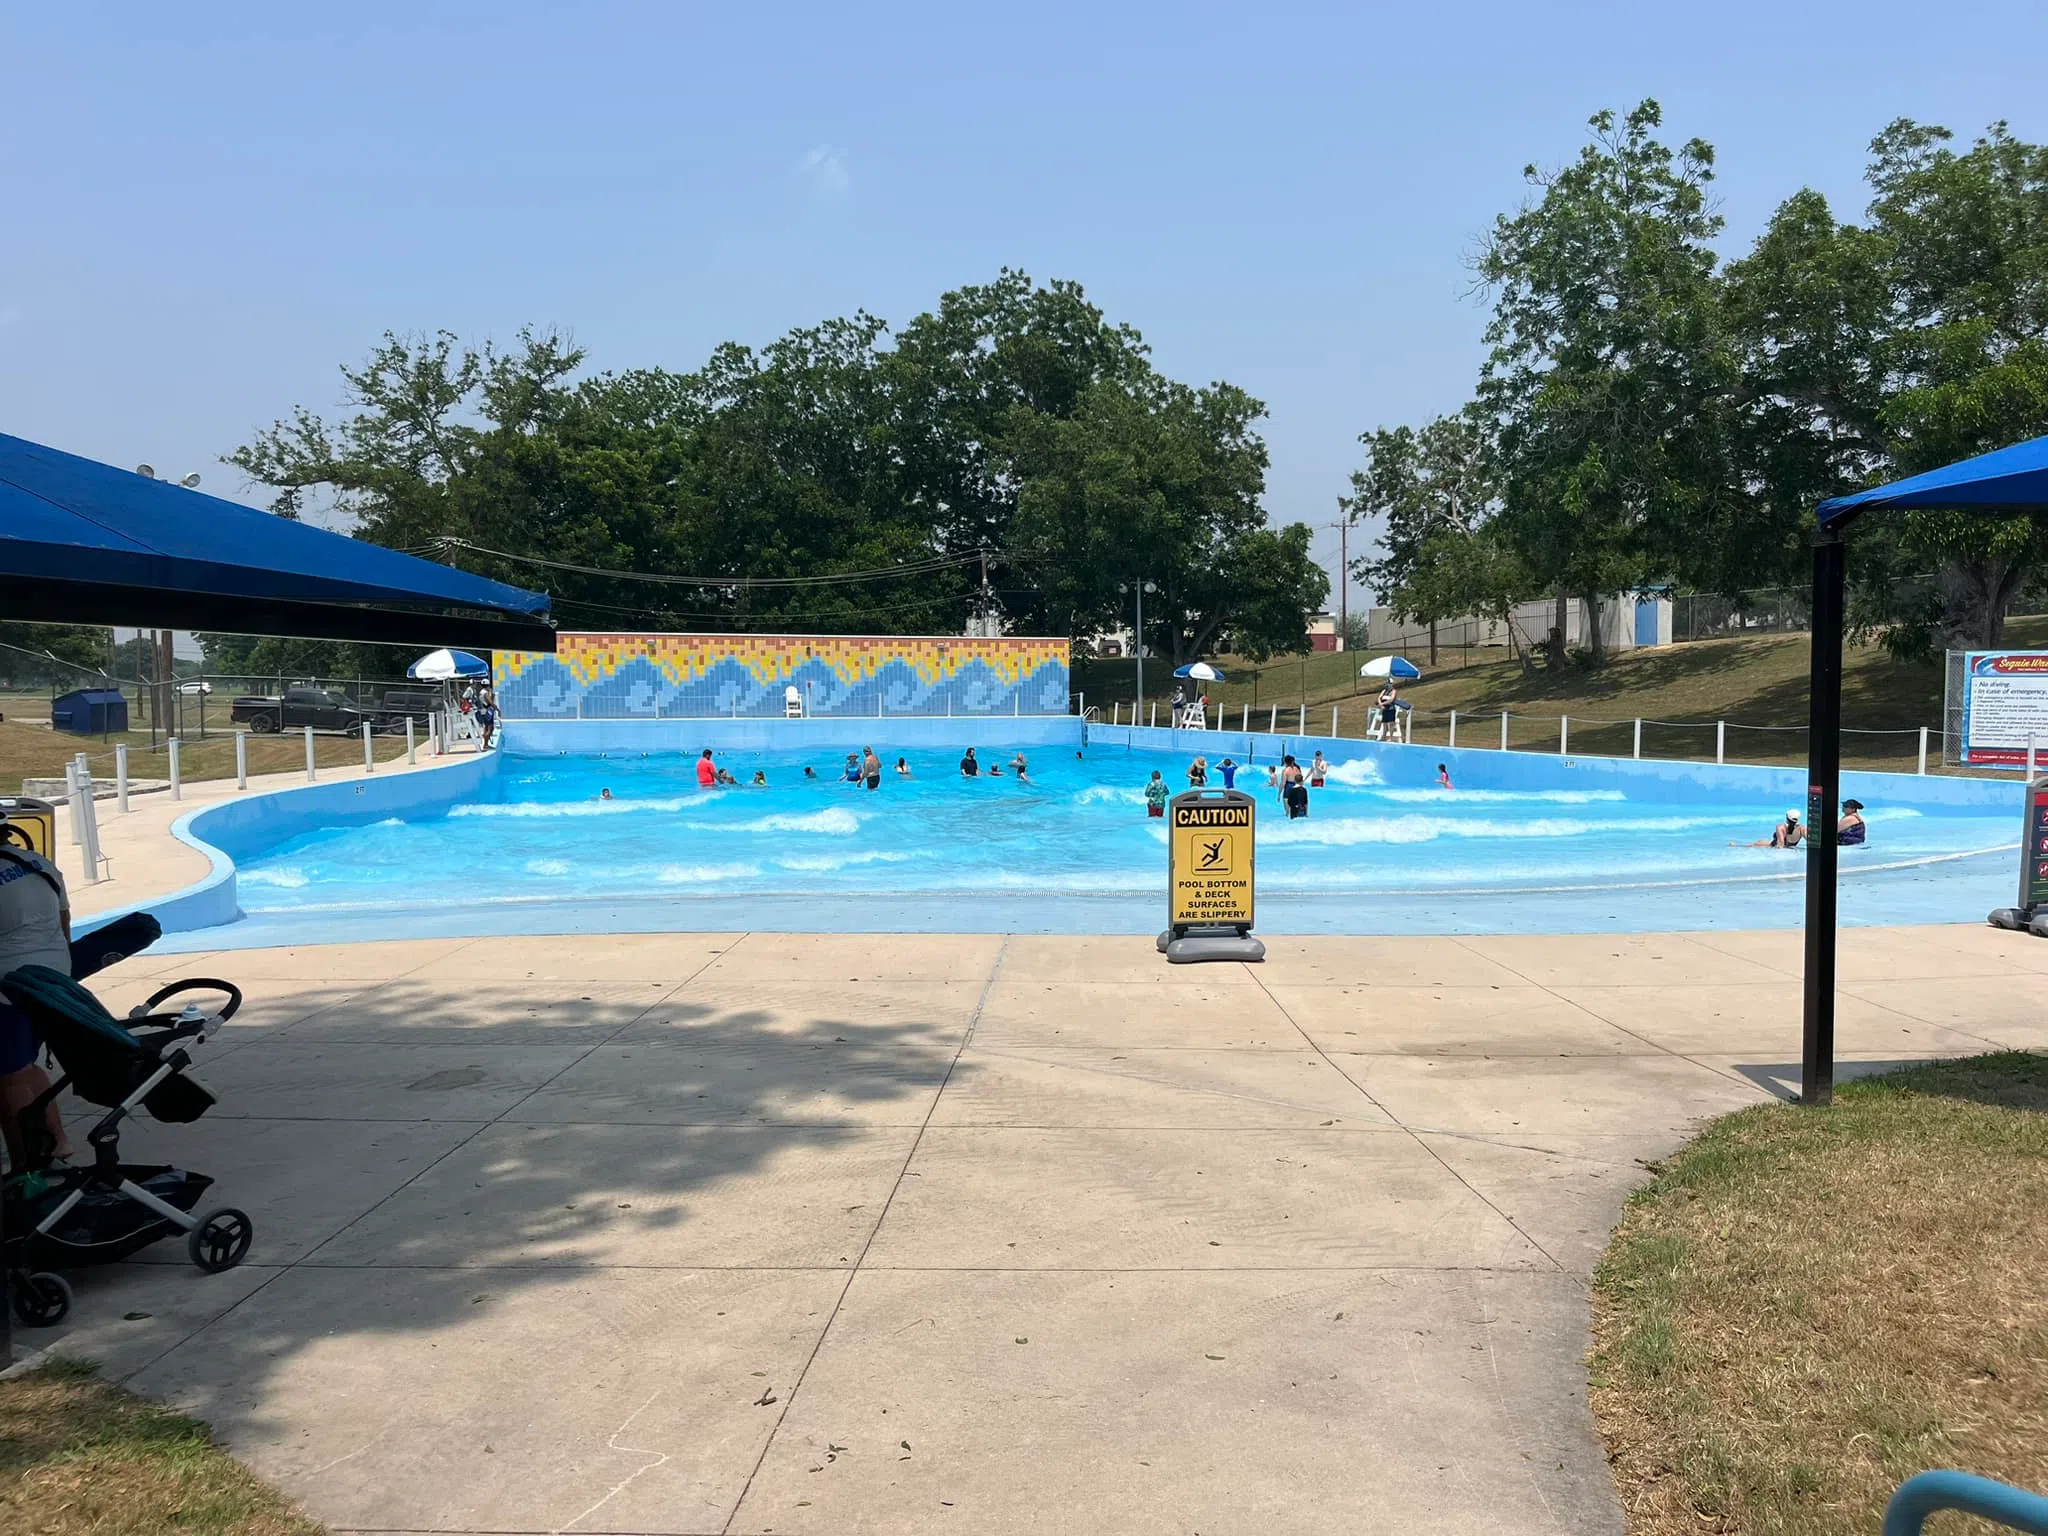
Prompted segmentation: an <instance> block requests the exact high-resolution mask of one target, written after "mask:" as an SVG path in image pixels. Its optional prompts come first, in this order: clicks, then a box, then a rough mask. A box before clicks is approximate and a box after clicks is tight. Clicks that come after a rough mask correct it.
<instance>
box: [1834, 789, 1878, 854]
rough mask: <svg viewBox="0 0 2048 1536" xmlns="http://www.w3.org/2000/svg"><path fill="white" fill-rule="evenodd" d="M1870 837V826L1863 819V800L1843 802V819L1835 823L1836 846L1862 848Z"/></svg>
mask: <svg viewBox="0 0 2048 1536" xmlns="http://www.w3.org/2000/svg"><path fill="white" fill-rule="evenodd" d="M1869 836H1870V825H1869V823H1868V822H1866V821H1864V819H1863V802H1862V801H1861V800H1844V801H1843V802H1842V819H1841V820H1840V821H1838V822H1836V823H1835V846H1836V847H1837V848H1861V847H1862V846H1863V844H1864V842H1865V841H1866V840H1867V839H1868V838H1869Z"/></svg>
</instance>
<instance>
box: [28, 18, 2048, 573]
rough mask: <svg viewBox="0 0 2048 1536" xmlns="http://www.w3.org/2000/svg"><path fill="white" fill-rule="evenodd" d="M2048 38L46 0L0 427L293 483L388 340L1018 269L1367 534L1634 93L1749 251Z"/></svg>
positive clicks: (678, 334) (897, 301)
mask: <svg viewBox="0 0 2048 1536" xmlns="http://www.w3.org/2000/svg"><path fill="white" fill-rule="evenodd" d="M2044 51H2048V6H2043V5H2041V4H2040V3H2039V0H2031V3H1993V0H1952V3H1950V4H1947V5H1945V6H1942V7H1939V8H1937V7H1934V6H1931V5H1928V4H1927V3H1925V0H1920V3H1915V4H1905V3H1896V0H1859V3H1853V4H1852V3H1837V0H1799V3H1794V4H1786V3H1784V0H1777V3H1772V4H1755V3H1750V0H1726V3H1724V4H1721V5H1719V6H1716V7H1713V8H1711V9H1710V10H1709V11H1701V10H1700V9H1699V8H1698V7H1680V6H1677V5H1671V4H1657V3H1653V0H1635V3H1632V4H1591V3H1586V4H1574V3H1567V0H1551V3H1549V4H1545V5H1534V6H1532V5H1529V4H1527V3H1526V0H1523V3H1512V4H1504V3H1496V0H1468V3H1465V4H1460V5H1451V6H1424V5H1401V6H1374V5H1359V4H1355V3H1354V4H1349V5H1342V4H1330V5H1288V4H1273V3H1268V4H1265V5H1261V6H1246V5H1243V4H1235V5H1228V6H1225V5H1211V4H1180V5H1167V4H1163V3H1158V0H1150V3H1126V4H1118V3H1114V0H1098V3H1095V4H1088V5H1071V6H1070V5H1062V4H1039V5H1027V6H1002V7H997V6H978V5H961V4H958V3H957V0H956V3H954V4H948V5H937V4H934V5H899V4H885V3H880V0H871V3H868V4H863V5H859V6H849V5H845V4H843V3H842V4H832V5H779V4H774V3H770V0H759V3H755V4H752V5H744V6H741V5H734V6H728V7H711V6H699V5H686V4H675V3H670V4H640V5H636V4H623V3H621V4H601V3H589V4H574V3H568V0H558V3H554V4H545V5H543V4H532V3H524V0H498V3H495V4H490V5H453V4H449V5H437V4H432V3H426V0H415V3H411V4H404V5H389V4H383V3H372V0H350V3H349V4H347V5H338V4H333V3H331V0H330V3H326V4H315V3H307V4H301V5H285V6H279V5H275V4H265V5H261V6H257V5H237V4H228V3H220V4H210V5H207V6H201V7H176V6H163V5H159V4H152V5H140V4H120V3H107V4H99V5H94V6H91V7H85V6H41V7H33V8H30V7H19V6H17V7H9V8H8V11H7V15H6V17H5V19H4V20H0V81H4V88H0V157H4V160H0V168H4V179H0V189H4V194H0V195H4V202H0V431H5V432H9V433H12V434H15V435H17V436H21V437H27V438H32V439H35V440H37V441H41V442H46V443H50V444H54V445H55V446H57V447H60V448H65V449H69V450H71V451H73V452H77V453H82V454H86V455H89V456H91V457H94V458H99V459H104V460H107V461H109V462H112V463H117V464H124V465H132V464H136V463H141V462H148V463H151V464H153V465H155V466H156V467H157V469H158V470H159V471H160V472H164V473H167V474H170V475H173V476H176V475H182V474H184V473H186V472H187V471H188V470H194V469H196V470H198V471H199V472H200V473H201V474H202V475H203V476H204V488H205V489H206V490H209V491H212V492H214V493H216V494H220V495H226V496H230V497H233V498H235V499H238V500H244V501H248V502H251V503H253V504H258V505H260V504H262V503H263V501H264V499H265V497H264V493H263V492H262V490H261V489H260V488H256V487H251V486H248V485H247V484H245V483H244V482H243V480H242V478H241V476H240V473H239V472H238V471H236V470H234V469H232V468H229V467H227V466H225V465H223V464H222V463H220V459H221V456H222V455H224V454H226V453H228V452H230V451H231V450H233V449H234V448H235V447H236V446H237V445H238V444H241V443H243V442H246V441H247V440H248V439H249V437H250V436H251V435H252V433H253V432H254V431H256V430H257V429H258V428H260V427H261V426H263V425H265V424H267V423H268V422H270V421H271V420H273V419H274V418H277V417H279V416H282V415H286V414H288V413H289V412H290V411H291V410H292V409H293V408H294V407H296V406H301V405H303V406H306V407H309V408H311V409H313V410H316V411H319V412H323V413H331V412H333V411H334V410H335V408H336V407H337V406H338V405H339V404H340V399H341V379H340V373H339V367H340V365H341V364H343V363H345V362H354V361H358V360H360V359H361V358H362V357H363V356H364V355H365V354H366V353H367V352H368V351H369V350H370V348H371V347H372V346H373V345H374V343H375V342H376V341H377V339H378V338H379V336H380V335H381V334H382V333H383V332H384V331H386V330H396V331H430V330H435V329H447V330H450V331H454V332H456V333H457V334H459V335H460V336H462V337H463V338H465V339H466V340H476V341H480V340H483V339H486V338H498V339H501V340H502V339H505V338H508V337H510V336H511V335H512V334H513V333H515V332H516V331H517V330H518V329H519V327H520V326H522V325H533V326H537V327H555V328H559V329H561V330H563V331H565V332H567V333H569V334H570V335H572V336H573V337H574V338H575V339H576V340H577V341H578V342H580V343H581V344H583V345H584V346H586V347H587V348H588V349H589V352H590V357H591V361H592V364H593V366H596V367H600V368H625V367H634V366H645V365H660V366H665V367H670V368H677V369H688V368H692V367H695V366H697V365H698V364H699V363H701V362H702V361H703V359H704V358H705V356H706V355H707V354H708V353H709V351H710V349H711V348H712V347H713V346H714V345H716V344H717V343H719V342H721V341H724V340H739V341H744V342H748V343H755V344H759V343H763V342H766V341H769V340H771V339H772V338H773V337H775V336H776V335H778V334H780V333H781V332H783V331H785V330H787V329H789V328H790V327H792V326H796V325H804V324H809V323H813V322H816V321H818V320H821V319H824V318H826V317H829V316H832V315H838V314H844V313H848V312H851V311H852V310H854V309H856V308H864V309H867V310H869V311H870V312H872V313H874V314H877V315H880V316H881V317H883V318H884V319H886V320H890V321H895V322H901V321H903V320H906V319H908V318H909V317H911V316H912V315H914V314H916V313H918V312H920V311H922V310H924V309H927V308H929V307H931V305H932V304H933V303H934V302H935V301H936V299H937V298H938V296H939V295H940V294H941V293H943V292H945V291H946V290H948V289H950V288H955V287H959V286H961V285H964V284H968V283H974V282H980V281H985V280H987V279H989V278H991V277H993V276H994V275H995V274H996V273H997V272H998V271H999V270H1000V269H1002V268H1003V267H1005V266H1008V267H1014V268H1020V269H1022V270H1024V271H1026V272H1029V273H1031V274H1032V275H1033V276H1034V277H1037V278H1040V279H1041V280H1043V279H1050V278H1053V277H1063V278H1071V279H1074V280H1076V281H1078V282H1080V283H1081V284H1082V285H1083V286H1084V287H1085V288H1086V289H1087V291H1088V293H1089V295H1090V297H1091V298H1093V299H1094V300H1095V301H1096V302H1097V303H1099V304H1100V305H1102V306H1103V308H1104V309H1106V310H1107V312H1108V313H1109V315H1110V316H1111V317H1112V318H1113V319H1116V320H1120V321H1125V322H1128V323H1129V324H1131V325H1134V326H1135V327H1137V329H1138V330H1140V331H1141V332H1143V334H1144V335H1145V337H1146V339H1147V340H1148V342H1150V344H1151V345H1152V347H1153V351H1154V357H1155V360H1156V361H1157V363H1158V364H1159V366H1160V367H1161V368H1162V369H1163V370H1165V371H1166V372H1168V373H1170V374H1172V375H1174V376H1176V377H1178V378H1181V379H1184V380H1187V381H1189V382H1192V383H1207V382H1210V381H1212V380H1216V379H1227V380H1229V381H1231V382H1233V383H1235V384H1238V385H1241V386H1243V387H1244V388H1246V389H1248V390H1250V391H1251V392H1252V393H1253V394H1254V395H1256V396H1257V397H1258V398H1260V399H1261V400H1263V401H1265V402H1266V404H1267V406H1268V408H1269V410H1270V413H1271V414H1270V417H1269V419H1268V420H1267V422H1266V423H1265V433H1266V438H1267V441H1268V443H1269V445H1270V448H1271V453H1272V469H1271V472H1270V474H1269V477H1268V483H1267V507H1268V510H1269V513H1270V515H1271V516H1272V517H1273V519H1274V520H1275V521H1278V522H1307V523H1310V524H1311V525H1332V524H1334V522H1335V521H1336V519H1337V516H1338V506H1337V502H1338V498H1339V497H1340V496H1342V495H1343V494H1344V493H1345V492H1346V490H1347V489H1348V483H1349V475H1350V472H1351V471H1352V469H1353V468H1355V467H1356V466H1357V464H1358V462H1359V459H1360V449H1359V445H1358V441H1357V439H1358V436H1359V434H1360V433H1361V432H1363V431H1366V430H1368V429H1370V428H1373V427H1376V426H1382V425H1388V426H1391V425H1395V424H1398V423H1401V422H1410V423H1419V422H1421V421H1423V420H1426V419H1427V418H1428V417H1430V416H1432V415H1434V414H1436V413H1438V412H1441V411H1445V410H1450V409H1455V408H1456V407H1457V406H1458V405H1459V404H1460V403H1462V402H1463V401H1464V400H1465V399H1466V398H1467V397H1468V395H1469V392H1470V389H1471V385H1472V381H1473V379H1474V377H1475V374H1476V371H1477V368H1478V364H1479V361H1480V358H1481V355H1482V348H1481V344H1480V332H1481V330H1482V328H1483V326H1484V324H1485V320H1486V305H1485V300H1484V295H1483V294H1478V293H1475V291H1474V289H1473V283H1472V276H1471V270H1470V265H1469V263H1470V258H1471V255H1472V253H1473V251H1474V249H1475V248H1476V246H1477V244H1478V242H1479V240H1480V239H1481V238H1482V237H1483V235H1484V234H1485V232H1486V230H1487V229H1488V228H1489V227H1490V225H1491V223H1492V221H1493V219H1494V217H1495V216H1496V215H1497V214H1499V213H1501V212H1504V211H1510V210H1512V209H1513V208H1514V207H1515V206H1516V205H1517V204H1518V203H1519V202H1520V201H1521V199H1522V198H1523V197H1524V196H1525V195H1526V188H1525V185H1524V183H1523V181H1522V169H1523V167H1524V166H1525V165H1527V164H1529V163H1531V162H1535V163H1537V164H1539V165H1555V164H1558V163H1560V162H1561V161H1563V160H1565V159H1567V158H1569V157H1570V156H1572V155H1573V154H1575V153H1576V151H1577V149H1578V146H1579V145H1580V144H1581V143H1582V142H1583V139H1584V133H1585V120H1586V118H1587V117H1588V116H1590V115H1591V114H1592V113H1593V112H1594V111H1596V110H1598V109H1599V108H1601V107H1613V108H1616V109H1617V110H1624V109H1626V108H1627V107H1629V106H1630V105H1632V104H1634V103H1635V102H1636V101H1638V100H1640V99H1641V98H1643V97H1646V96H1649V97H1655V98H1656V99H1657V100H1658V101H1659V102H1661V103H1662V105H1663V108H1664V112H1665V136H1666V138H1667V141H1668V142H1672V143H1678V142H1682V141H1683V140H1685V139H1687V138H1690V137H1693V136H1695V135H1697V136H1699V137H1702V138H1705V139H1707V140H1708V141H1709V142H1711V143H1712V144H1713V145H1714V146H1715V148H1716V150H1717V152H1718V157H1719V159H1718V167H1719V180H1718V183H1717V193H1718V196H1719V198H1720V200H1721V206H1722V211H1723V213H1724V214H1725V215H1726V218H1727V221H1728V231H1727V235H1726V237H1725V240H1724V242H1723V249H1724V251H1725V252H1727V253H1731V254H1739V253H1740V251H1741V250H1742V249H1744V248H1745V247H1746V246H1747V244H1748V243H1749V241H1750V240H1751V239H1753V238H1754V236H1755V234H1756V233H1757V231H1758V230H1759V229H1760V228H1761V227H1762V225H1763V223H1764V221H1765V220H1766V219H1767V218H1768V217H1769V214H1770V212H1771V210H1772V208H1774V207H1775V206H1776V205H1777V204H1778V203H1779V202H1780V201H1782V200H1783V199H1784V198H1785V197H1787V196H1789V195H1790V194H1791V193H1793V192H1795V191H1797V190H1799V189H1800V188H1801V187H1802V186H1813V187H1817V188H1818V189H1820V190H1821V191H1822V192H1824V193H1826V194H1827V196H1828V197H1829V199H1830V201H1831V202H1832V203H1833V204H1834V206H1835V208H1836V210H1837V212H1838V213H1840V214H1853V213H1855V212H1858V211H1860V209H1861V208H1862V206H1863V203H1864V201H1865V196H1864V190H1863V187H1862V183H1861V176H1862V170H1863V166H1864V161H1865V151H1866V149H1867V146H1868V144H1869V141H1870V139H1871V137H1872V136H1873V135H1874V134H1875V133H1876V132H1877V131H1878V130H1879V129H1880V128H1882V127H1883V126H1884V125H1885V124H1886V123H1887V122H1889V121H1890V120H1891V119H1893V118H1895V117H1899V116H1910V117H1914V118H1917V119H1920V120H1922V121H1926V122H1938V123H1943V124H1946V125H1948V126H1949V127H1952V128H1954V129H1955V130H1957V132H1958V133H1959V134H1962V135H1965V136H1967V135H1969V134H1972V133H1975V132H1977V131H1980V130H1981V129H1982V128H1983V127H1984V126H1986V125H1987V124H1989V123H1990V122H1992V121H1994V120H1997V119H2000V118H2003V119H2006V120H2008V121H2010V122H2011V124H2012V126H2013V129H2014V131H2015V132H2016V133H2018V134H2019V135H2020V136H2021V137H2023V138H2027V139H2030V140H2035V141H2038V140H2040V139H2042V138H2043V137H2044V136H2048V96H2044V93H2043V92H2042V91H2041V89H2040V84H2039V61H2040V59H2041V58H2042V57H2043V56H2044ZM1352 541H1353V542H1352V549H1351V553H1352V555H1353V556H1354V558H1355V557H1356V556H1357V555H1358V554H1360V553H1361V552H1362V551H1361V548H1360V543H1361V539H1360V535H1359V534H1358V533H1356V532H1354V534H1353V536H1352ZM1316 549H1317V552H1318V554H1319V556H1320V557H1321V558H1323V559H1325V561H1326V562H1327V563H1329V564H1330V565H1331V566H1332V568H1334V566H1335V563H1336V554H1337V534H1336V532H1335V531H1334V528H1333V527H1330V526H1318V528H1317V538H1316ZM1364 597H1365V594H1364V593H1363V591H1362V589H1360V588H1358V587H1356V586H1354V587H1353V588H1352V591H1351V602H1352V604H1353V605H1354V606H1355V605H1357V604H1358V603H1359V602H1361V601H1362V600H1364ZM1333 599H1334V594H1333ZM1333 606H1334V600H1333Z"/></svg>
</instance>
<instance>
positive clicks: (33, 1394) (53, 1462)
mask: <svg viewBox="0 0 2048 1536" xmlns="http://www.w3.org/2000/svg"><path fill="white" fill-rule="evenodd" d="M0 1531H6V1532H8V1533H9V1536H15V1533H19V1536H158V1533H160V1532H164V1531H191V1532H204V1533H223V1536H224V1533H228V1532H233V1533H234V1536H319V1531H320V1527H319V1526H317V1525H315V1524H314V1523H313V1522H312V1521H310V1520H307V1519H306V1518H304V1517H303V1516H302V1515H300V1514H299V1513H298V1512H297V1511H296V1510H294V1509H293V1508H292V1507H291V1505H290V1504H288V1503H287V1502H286V1501H285V1499H284V1497H283V1495H281V1494H279V1493H277V1492H276V1491H275V1490H273V1489H271V1488H268V1487H266V1486H265V1485H264V1484H262V1483H260V1482H258V1481H257V1480H256V1478H255V1477H254V1475H252V1474H251V1473H250V1472H249V1470H248V1469H247V1468H246V1467H244V1466H243V1465H242V1464H241V1463H240V1462H238V1461H236V1460H235V1459H234V1458H233V1457H231V1456H229V1455H228V1454H227V1452H225V1451H223V1450H221V1449H220V1447H219V1446H217V1445H215V1444H214V1443H213V1439H212V1437H211V1436H210V1435H209V1434H208V1433H207V1430H206V1426H205V1425H204V1424H201V1423H200V1422H199V1421H198V1420H196V1419H189V1418H186V1417H185V1416H184V1415H183V1414H178V1413H172V1412H171V1411H170V1410H169V1409H167V1408H161V1407H158V1406H157V1405H156V1404H154V1403H151V1402H147V1401H145V1400H144V1399H142V1398H139V1397H136V1396H134V1395H133V1394H132V1393H128V1392H124V1391H122V1390H121V1389H120V1388H119V1387H113V1386H109V1385H107V1384H106V1383H105V1382H101V1381H97V1380H95V1379H94V1377H93V1374H92V1371H91V1369H90V1368H89V1367H85V1366H80V1365H76V1364H72V1363H63V1364H58V1365H55V1366H51V1367H47V1368H45V1369H42V1370H38V1371H31V1372H30V1373H28V1374H27V1375H25V1376H22V1377H20V1378H18V1379H16V1380H14V1381H5V1382H0Z"/></svg>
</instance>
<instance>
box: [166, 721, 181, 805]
mask: <svg viewBox="0 0 2048 1536" xmlns="http://www.w3.org/2000/svg"><path fill="white" fill-rule="evenodd" d="M164 746H165V748H166V749H167V751H168V752H169V755H170V759H171V798H172V799H173V800H182V799H184V798H185V775H184V774H183V773H181V772H179V770H178V746H179V742H178V738H177V737H175V736H173V737H171V738H170V739H169V740H167V741H166V742H165V743H164Z"/></svg>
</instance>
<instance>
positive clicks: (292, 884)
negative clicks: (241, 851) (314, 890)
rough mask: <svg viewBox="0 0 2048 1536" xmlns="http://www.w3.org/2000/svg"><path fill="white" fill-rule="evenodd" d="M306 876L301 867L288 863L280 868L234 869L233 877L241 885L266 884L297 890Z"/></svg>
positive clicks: (305, 879)
mask: <svg viewBox="0 0 2048 1536" xmlns="http://www.w3.org/2000/svg"><path fill="white" fill-rule="evenodd" d="M307 878H308V876H307V874H306V872H305V871H304V870H303V869H294V868H293V867H292V866H290V865H286V866H284V867H283V868H282V869H240V870H237V871H235V879H236V881H237V882H238V883H240V884H242V885H268V886H275V887H276V888H277V889H279V890H285V891H296V890H298V889H299V888H300V887H301V886H303V885H304V884H305V883H306V881H307Z"/></svg>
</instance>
